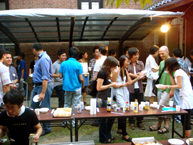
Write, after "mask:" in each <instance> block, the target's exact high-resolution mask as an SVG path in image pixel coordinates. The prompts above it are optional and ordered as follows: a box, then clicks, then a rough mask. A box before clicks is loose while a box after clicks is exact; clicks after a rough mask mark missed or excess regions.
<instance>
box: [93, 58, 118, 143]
mask: <svg viewBox="0 0 193 145" xmlns="http://www.w3.org/2000/svg"><path fill="white" fill-rule="evenodd" d="M117 66H118V61H117V59H116V58H114V57H112V56H109V57H107V59H106V60H105V62H104V63H103V66H102V68H101V70H100V71H99V73H98V76H97V91H98V92H97V95H96V97H97V98H100V99H102V103H101V105H100V107H107V97H110V96H111V87H114V88H118V87H120V85H119V84H118V83H116V82H111V81H109V79H111V73H112V72H113V70H114V69H116V67H117ZM113 122H114V119H100V124H99V141H100V142H101V143H112V142H113V139H114V138H113V137H112V135H111V128H112V126H113Z"/></svg>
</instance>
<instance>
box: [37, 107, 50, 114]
mask: <svg viewBox="0 0 193 145" xmlns="http://www.w3.org/2000/svg"><path fill="white" fill-rule="evenodd" d="M48 110H49V108H40V109H39V111H40V112H41V113H46V112H48Z"/></svg>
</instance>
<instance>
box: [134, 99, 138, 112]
mask: <svg viewBox="0 0 193 145" xmlns="http://www.w3.org/2000/svg"><path fill="white" fill-rule="evenodd" d="M137 112H138V101H137V99H135V102H134V113H137Z"/></svg>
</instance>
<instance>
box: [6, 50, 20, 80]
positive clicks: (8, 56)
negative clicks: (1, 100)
mask: <svg viewBox="0 0 193 145" xmlns="http://www.w3.org/2000/svg"><path fill="white" fill-rule="evenodd" d="M5 56H6V59H5V61H4V62H3V64H4V65H5V66H7V67H8V69H9V77H10V80H11V82H12V83H13V84H16V83H17V82H18V75H17V71H16V69H15V67H13V66H12V65H11V64H12V55H11V52H9V51H6V55H5Z"/></svg>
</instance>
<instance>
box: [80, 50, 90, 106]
mask: <svg viewBox="0 0 193 145" xmlns="http://www.w3.org/2000/svg"><path fill="white" fill-rule="evenodd" d="M87 58H88V53H87V52H81V53H80V54H79V59H78V62H80V63H81V64H82V66H83V63H86V66H87V67H86V68H88V62H87V61H86V59H87ZM83 72H84V73H85V72H88V71H87V70H85V69H84V68H83ZM83 75H84V74H83ZM82 97H83V101H84V105H87V103H86V86H84V88H83V89H82Z"/></svg>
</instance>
